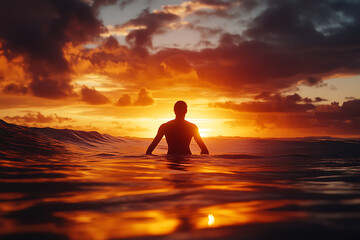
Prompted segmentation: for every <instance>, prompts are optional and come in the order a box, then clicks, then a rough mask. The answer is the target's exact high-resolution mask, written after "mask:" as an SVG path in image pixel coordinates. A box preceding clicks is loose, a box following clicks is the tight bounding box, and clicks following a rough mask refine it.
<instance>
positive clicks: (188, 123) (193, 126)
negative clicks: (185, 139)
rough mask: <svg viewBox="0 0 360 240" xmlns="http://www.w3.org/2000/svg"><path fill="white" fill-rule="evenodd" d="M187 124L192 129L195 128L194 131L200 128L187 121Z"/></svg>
mask: <svg viewBox="0 0 360 240" xmlns="http://www.w3.org/2000/svg"><path fill="white" fill-rule="evenodd" d="M185 123H186V124H187V125H188V126H189V127H191V128H194V129H197V128H198V127H197V126H196V125H195V124H194V123H192V122H189V121H185Z"/></svg>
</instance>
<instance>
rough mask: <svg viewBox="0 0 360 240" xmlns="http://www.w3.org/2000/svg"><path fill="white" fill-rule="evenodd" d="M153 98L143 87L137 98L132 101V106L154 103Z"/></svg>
mask: <svg viewBox="0 0 360 240" xmlns="http://www.w3.org/2000/svg"><path fill="white" fill-rule="evenodd" d="M154 102H155V101H154V99H152V98H151V97H150V94H149V92H148V91H147V90H146V89H145V88H141V89H140V91H139V94H138V98H137V99H136V100H135V102H134V106H148V105H152V104H154Z"/></svg>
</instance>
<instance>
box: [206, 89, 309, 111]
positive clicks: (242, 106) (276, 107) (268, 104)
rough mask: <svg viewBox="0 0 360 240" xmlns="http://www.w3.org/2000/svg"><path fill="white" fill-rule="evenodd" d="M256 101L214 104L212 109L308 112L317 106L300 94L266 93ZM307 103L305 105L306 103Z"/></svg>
mask: <svg viewBox="0 0 360 240" xmlns="http://www.w3.org/2000/svg"><path fill="white" fill-rule="evenodd" d="M255 99H258V100H256V101H248V102H242V103H234V102H232V101H227V102H225V103H219V102H218V103H212V104H210V106H211V107H219V108H224V109H231V110H234V111H238V112H259V113H265V112H306V111H308V110H312V109H315V105H313V104H311V103H309V99H308V98H307V99H305V101H304V99H303V98H301V97H300V95H298V94H296V93H295V94H292V95H286V96H283V95H281V94H270V93H267V92H264V93H262V94H259V95H257V96H255ZM304 102H305V103H304ZM311 102H312V101H311Z"/></svg>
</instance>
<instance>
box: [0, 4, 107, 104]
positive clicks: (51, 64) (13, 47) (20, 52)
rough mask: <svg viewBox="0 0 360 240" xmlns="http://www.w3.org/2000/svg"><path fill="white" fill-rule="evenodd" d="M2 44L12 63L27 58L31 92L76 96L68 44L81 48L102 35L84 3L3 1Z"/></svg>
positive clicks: (92, 10)
mask: <svg viewBox="0 0 360 240" xmlns="http://www.w3.org/2000/svg"><path fill="white" fill-rule="evenodd" d="M0 9H1V14H0V41H1V42H2V45H3V46H2V49H3V50H4V53H3V54H4V55H5V56H6V58H7V59H8V60H9V61H11V60H12V59H13V58H14V57H17V56H22V57H23V58H24V64H23V67H24V69H25V70H26V71H27V72H28V73H29V75H30V78H31V83H30V84H29V88H30V89H31V92H32V93H33V94H34V95H35V96H38V97H44V98H64V97H67V96H69V95H72V94H73V87H72V85H71V78H70V75H69V74H70V72H71V66H69V64H68V62H67V60H66V59H65V57H64V53H63V48H64V47H65V46H66V45H67V44H72V45H75V46H76V45H79V44H81V43H83V42H86V41H88V40H90V39H92V38H94V37H96V36H98V35H99V33H101V32H102V31H103V27H102V23H101V22H100V21H99V20H98V19H97V18H96V11H95V10H94V9H93V8H92V7H91V6H90V5H89V4H87V3H85V2H84V1H81V0H62V1H55V0H43V1H26V0H19V1H10V0H5V1H0Z"/></svg>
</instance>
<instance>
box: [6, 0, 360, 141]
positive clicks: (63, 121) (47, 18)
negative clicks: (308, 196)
mask: <svg viewBox="0 0 360 240" xmlns="http://www.w3.org/2000/svg"><path fill="white" fill-rule="evenodd" d="M357 8H359V10H360V4H359V3H354V2H347V1H346V2H344V4H343V5H342V6H333V5H331V4H330V2H329V1H322V2H321V3H309V4H308V5H306V4H303V3H301V2H298V1H290V2H286V3H285V2H282V1H279V2H271V1H265V0H264V1H258V2H257V3H256V2H251V1H244V0H242V1H226V0H222V1H221V0H218V1H209V0H195V1H148V2H146V3H144V1H137V0H133V1H116V0H114V1H90V0H89V1H81V0H72V1H63V2H62V3H61V4H60V3H58V5H56V4H55V3H54V2H53V1H43V2H39V3H36V4H29V3H26V1H25V2H24V3H23V5H22V6H16V5H15V4H14V3H10V2H6V3H1V4H0V9H5V10H6V11H4V13H5V14H2V15H1V16H0V22H1V23H0V25H1V26H0V118H1V119H4V120H5V121H7V122H9V123H15V124H20V125H27V126H36V127H55V128H72V129H80V130H87V131H90V130H95V131H98V132H100V133H108V134H112V135H116V136H136V137H153V136H154V135H155V134H156V131H157V128H158V127H159V125H160V124H161V123H163V122H165V121H167V120H170V119H172V118H173V117H174V115H173V110H172V108H173V104H174V103H175V102H176V101H177V100H184V101H186V102H187V104H188V106H189V109H188V115H187V118H188V120H189V121H191V122H194V123H195V124H197V125H198V127H199V129H200V133H201V135H202V136H205V137H209V136H219V135H222V136H241V137H303V136H324V135H326V136H342V137H354V136H360V100H359V98H360V97H359V93H358V92H359V91H358V90H359V89H360V76H359V72H360V71H359V70H360V59H359V55H358V49H360V39H358V38H359V37H358V36H356V34H352V33H353V32H354V31H355V30H356V29H359V30H360V19H359V17H358V16H357V15H356V14H355V13H354V11H353V9H357ZM319 9H323V10H322V12H321V13H322V14H323V15H324V16H322V15H321V16H320V15H319V14H320V13H319V12H318V11H319ZM339 16H340V17H339ZM304 19H306V20H304Z"/></svg>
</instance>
